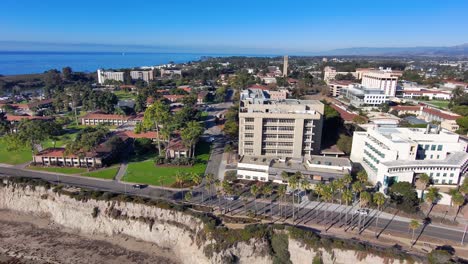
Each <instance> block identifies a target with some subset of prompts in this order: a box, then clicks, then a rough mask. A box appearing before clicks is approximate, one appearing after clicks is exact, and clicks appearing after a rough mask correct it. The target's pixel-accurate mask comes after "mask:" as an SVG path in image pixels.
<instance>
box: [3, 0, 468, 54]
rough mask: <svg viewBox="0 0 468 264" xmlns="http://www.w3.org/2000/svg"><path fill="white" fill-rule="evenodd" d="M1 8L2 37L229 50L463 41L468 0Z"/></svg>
mask: <svg viewBox="0 0 468 264" xmlns="http://www.w3.org/2000/svg"><path fill="white" fill-rule="evenodd" d="M0 14H1V15H0V41H34V42H48V43H99V44H119V45H120V44H121V45H149V46H167V47H188V49H193V50H194V51H196V50H199V49H203V50H207V49H213V50H216V51H226V52H228V51H235V50H237V51H260V50H263V51H265V52H268V51H291V52H313V51H323V50H330V49H335V48H348V47H411V46H452V45H458V44H463V43H468V0H391V1H378V0H362V1H360V0H355V1H352V0H343V1H339V0H321V1H315V0H282V1H276V0H269V1H263V0H231V1H226V0H225V1H223V0H192V1H188V0H162V1H160V0H147V1H137V0H134V1H128V0H127V1H120V0H113V1H109V0H92V1H91V0H78V1H66V0H60V1H58V0H43V1H40V0H2V1H1V11H0ZM3 48H5V47H4V46H3ZM12 49H14V45H12Z"/></svg>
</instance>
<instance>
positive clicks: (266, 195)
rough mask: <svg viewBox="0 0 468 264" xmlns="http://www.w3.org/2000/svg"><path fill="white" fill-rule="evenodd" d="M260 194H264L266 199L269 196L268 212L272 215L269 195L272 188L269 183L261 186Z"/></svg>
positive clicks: (271, 192)
mask: <svg viewBox="0 0 468 264" xmlns="http://www.w3.org/2000/svg"><path fill="white" fill-rule="evenodd" d="M262 194H263V195H265V198H267V199H268V198H270V202H269V204H270V214H271V216H273V214H272V212H271V203H272V201H271V195H272V194H273V188H272V187H271V186H270V185H267V186H265V187H263V189H262Z"/></svg>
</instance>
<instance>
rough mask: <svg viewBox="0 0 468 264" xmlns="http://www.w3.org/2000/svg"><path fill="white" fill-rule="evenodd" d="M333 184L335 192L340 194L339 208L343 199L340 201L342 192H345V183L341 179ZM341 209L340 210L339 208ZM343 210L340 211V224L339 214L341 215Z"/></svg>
mask: <svg viewBox="0 0 468 264" xmlns="http://www.w3.org/2000/svg"><path fill="white" fill-rule="evenodd" d="M334 182H335V187H336V191H338V192H339V193H340V208H341V206H342V205H343V199H342V196H343V192H344V191H345V190H346V185H345V182H344V180H343V178H341V179H338V180H336V181H334ZM341 209H342V208H341ZM342 211H343V210H340V218H339V219H340V222H341V213H342Z"/></svg>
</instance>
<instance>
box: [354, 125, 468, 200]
mask: <svg viewBox="0 0 468 264" xmlns="http://www.w3.org/2000/svg"><path fill="white" fill-rule="evenodd" d="M466 149H467V143H466V142H465V141H463V140H461V139H460V137H459V135H458V134H455V133H452V132H449V131H446V130H441V129H440V128H433V129H430V128H429V127H428V128H426V129H424V128H402V127H369V128H367V131H365V132H354V135H353V145H352V150H351V161H352V162H354V163H360V164H361V165H362V166H363V167H364V169H365V170H366V172H367V174H368V175H369V180H370V181H371V182H373V183H374V184H376V186H378V187H379V188H380V191H383V192H385V191H386V189H387V188H388V186H389V185H391V184H392V183H393V182H398V181H406V182H411V183H413V182H414V181H415V179H416V178H417V177H418V175H419V174H422V173H426V174H427V175H429V176H430V177H431V178H432V181H433V182H434V184H435V185H446V186H450V185H452V186H456V185H457V184H460V182H461V181H462V180H463V177H464V175H465V174H466V172H467V167H468V153H466Z"/></svg>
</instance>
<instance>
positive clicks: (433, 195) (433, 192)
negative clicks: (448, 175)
mask: <svg viewBox="0 0 468 264" xmlns="http://www.w3.org/2000/svg"><path fill="white" fill-rule="evenodd" d="M440 198H442V195H441V194H440V193H439V189H438V188H436V187H431V188H429V189H428V191H427V195H426V202H428V203H430V204H431V208H430V209H429V211H428V212H427V216H429V213H430V212H431V211H432V208H433V207H434V205H435V204H436V203H437V201H438V200H439V199H440Z"/></svg>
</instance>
